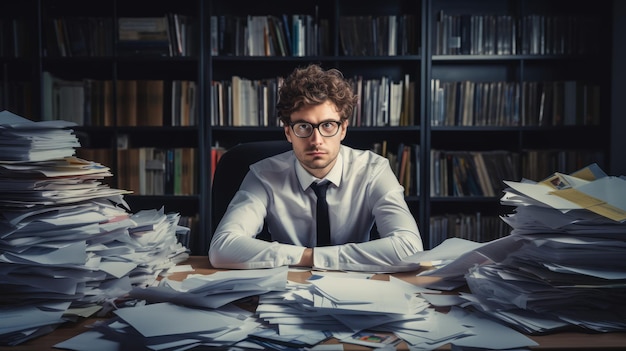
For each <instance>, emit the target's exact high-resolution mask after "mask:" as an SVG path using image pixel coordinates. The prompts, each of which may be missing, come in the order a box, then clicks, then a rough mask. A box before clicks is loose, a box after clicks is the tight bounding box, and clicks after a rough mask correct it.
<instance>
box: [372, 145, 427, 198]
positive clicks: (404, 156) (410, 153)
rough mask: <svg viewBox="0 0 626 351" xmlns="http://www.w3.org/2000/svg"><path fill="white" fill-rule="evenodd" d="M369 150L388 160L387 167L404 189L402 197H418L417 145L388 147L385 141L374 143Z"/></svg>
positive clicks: (418, 164) (418, 161)
mask: <svg viewBox="0 0 626 351" xmlns="http://www.w3.org/2000/svg"><path fill="white" fill-rule="evenodd" d="M371 150H372V151H373V152H375V153H377V154H379V155H381V156H383V157H386V158H387V159H388V160H389V165H390V166H391V169H392V170H393V172H394V174H395V175H396V177H397V178H398V181H399V182H400V185H402V186H403V187H404V195H405V196H409V195H414V196H419V189H420V177H419V174H420V153H419V145H418V144H404V143H400V144H398V145H397V146H396V147H391V146H389V144H388V142H387V141H386V140H383V141H382V142H380V143H374V144H373V145H372V148H371Z"/></svg>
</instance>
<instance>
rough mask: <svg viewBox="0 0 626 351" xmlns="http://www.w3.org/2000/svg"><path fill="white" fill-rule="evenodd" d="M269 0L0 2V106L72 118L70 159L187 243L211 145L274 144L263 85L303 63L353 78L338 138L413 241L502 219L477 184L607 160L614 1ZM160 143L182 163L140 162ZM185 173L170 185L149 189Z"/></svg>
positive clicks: (205, 234) (197, 219)
mask: <svg viewBox="0 0 626 351" xmlns="http://www.w3.org/2000/svg"><path fill="white" fill-rule="evenodd" d="M271 5H272V6H268V5H267V4H263V3H259V2H258V1H252V0H234V1H229V2H224V1H202V0H180V1H176V2H171V1H165V0H157V1H146V0H128V1H119V0H114V1H104V0H98V1H93V2H89V3H85V2H82V1H79V0H46V1H43V0H24V1H20V2H18V3H15V4H10V5H9V4H2V5H0V10H2V11H0V21H1V23H0V24H1V25H2V33H3V36H2V38H1V40H0V64H1V65H2V71H1V72H0V73H1V75H0V105H1V108H2V109H9V110H11V111H13V112H15V113H17V114H20V115H22V116H25V117H27V118H31V119H34V120H38V119H47V118H63V119H68V120H72V119H74V120H76V122H77V123H78V124H79V127H77V128H76V130H77V133H78V134H79V136H80V138H81V143H82V145H83V149H84V150H81V153H82V155H84V157H85V158H90V159H93V160H97V161H98V162H100V163H103V164H107V165H110V166H111V167H112V170H113V173H114V175H115V177H112V179H110V181H111V185H112V186H114V187H131V188H137V189H132V190H134V191H135V193H134V194H133V195H129V196H128V197H127V199H128V201H129V203H130V204H131V207H132V209H133V210H134V211H135V210H139V209H142V208H158V207H161V206H165V208H166V210H171V211H176V212H180V213H181V214H182V215H183V216H187V217H190V218H192V222H194V224H193V231H192V233H193V232H195V233H196V234H195V235H193V234H192V237H193V238H192V241H191V244H190V245H191V249H192V251H193V252H194V254H205V253H206V250H207V249H208V241H209V240H210V230H209V228H212V224H211V223H210V222H209V221H210V220H211V219H210V218H211V216H210V213H211V204H210V198H211V197H210V192H211V174H212V169H211V168H212V165H213V164H214V163H213V160H212V154H213V153H212V148H213V147H215V146H218V145H219V147H221V148H223V149H228V148H229V147H232V146H234V145H236V144H238V143H241V142H247V141H255V140H274V139H281V138H283V137H284V136H283V132H282V129H281V127H280V126H279V125H278V124H277V121H276V118H275V117H273V116H274V112H273V103H272V102H273V101H274V97H275V90H276V87H277V86H278V84H279V83H280V79H281V77H284V76H285V75H287V74H289V73H290V72H291V71H292V70H293V68H295V67H297V66H304V65H306V64H308V63H311V62H314V63H320V64H321V65H322V66H323V67H325V68H330V67H335V68H338V69H340V70H341V71H342V72H343V73H344V75H345V76H346V77H348V78H350V79H352V80H353V82H354V84H355V89H357V91H359V95H360V96H361V97H362V100H361V102H360V103H359V108H358V109H357V111H359V114H358V115H355V116H353V119H352V121H351V126H350V129H349V131H348V135H347V138H346V140H345V143H346V144H347V145H350V146H354V147H358V148H367V149H374V150H378V151H379V152H381V153H385V154H386V155H387V156H389V158H390V162H391V163H392V165H394V167H396V165H397V168H398V177H399V178H400V179H401V180H402V181H403V182H404V184H405V186H406V188H407V193H406V198H407V201H408V203H409V207H410V209H411V211H412V212H413V214H414V215H415V217H416V219H417V220H418V224H419V227H420V230H421V232H422V235H423V239H424V241H425V244H426V247H431V246H432V245H434V244H436V243H437V242H438V241H439V240H441V238H443V237H445V236H446V235H459V236H467V237H468V238H471V237H470V235H471V234H472V232H476V231H477V230H478V231H482V230H480V229H477V228H489V229H487V230H486V231H488V232H489V233H490V234H493V233H497V235H500V234H501V233H506V232H507V231H508V229H507V228H501V227H498V224H497V222H498V219H497V216H498V214H501V213H502V212H503V211H506V209H503V208H502V207H501V206H500V204H499V191H500V190H501V187H502V184H499V182H497V181H496V182H493V179H490V178H494V177H495V178H496V179H497V178H498V177H510V178H513V180H519V178H521V177H528V178H530V179H533V180H538V178H541V177H544V176H547V175H549V174H550V173H552V172H553V171H555V170H558V171H562V172H568V171H573V170H574V169H575V168H576V167H577V166H579V165H580V166H583V165H586V164H587V163H590V162H598V163H600V164H601V166H602V167H603V168H605V169H607V170H609V166H610V165H609V160H610V157H609V156H610V154H611V151H612V150H611V138H610V136H611V124H612V121H611V117H610V116H611V109H610V106H611V95H612V94H611V83H612V82H611V61H610V57H611V43H612V27H611V21H612V15H611V9H612V6H613V5H612V2H599V3H596V4H594V6H589V3H588V2H586V1H563V0H550V1H540V0H511V1H499V0H480V1H472V2H467V1H462V0H423V1H417V2H415V1H409V0H390V1H385V2H365V3H364V2H362V1H357V0H316V1H312V2H305V3H301V2H300V3H299V2H293V1H287V0H278V1H274V2H272V4H271ZM120 28H121V29H122V32H121V33H120V32H119V31H118V30H119V29H120ZM285 28H289V29H290V30H289V31H285ZM5 29H6V30H5ZM542 30H543V31H542ZM246 32H248V33H250V37H251V38H253V39H251V40H247V39H246V37H245V33H246ZM287 33H289V34H288V35H287ZM233 92H234V93H233ZM382 95H385V96H389V98H387V99H381V98H380V97H381V96H382ZM236 96H239V97H242V98H241V99H237V98H235V97H236ZM391 96H393V97H394V98H391ZM238 101H239V102H238ZM252 102H254V103H252ZM405 150H406V151H405ZM162 154H164V155H168V154H171V155H181V158H180V159H183V160H187V161H183V162H178V163H177V162H175V161H172V163H171V164H170V163H168V162H167V160H168V158H167V156H166V157H165V160H166V161H164V162H161V163H159V162H147V161H141V160H148V161H158V160H160V158H159V157H160V156H159V157H157V156H154V155H162ZM147 155H152V156H147ZM182 155H185V156H182ZM402 155H405V159H406V160H407V161H405V163H404V164H405V165H404V167H401V165H402ZM192 160H193V161H192ZM476 160H478V161H476ZM492 160H500V161H493V162H492ZM503 160H506V161H503ZM409 161H410V162H409ZM475 162H479V164H485V165H486V167H485V169H487V170H488V171H487V173H485V172H477V171H476V170H475V167H474V166H472V165H473V164H474V163H475ZM144 163H146V164H149V165H150V167H148V168H145V167H144V168H141V167H139V166H138V165H139V164H144ZM490 164H495V165H501V166H500V167H496V166H489V167H487V165H490ZM168 165H169V167H168ZM173 165H174V166H173ZM407 165H408V166H407ZM468 165H469V166H468ZM502 165H506V166H502ZM529 165H533V166H532V167H531V166H529ZM177 167H178V168H177ZM401 168H402V169H405V170H406V171H404V172H403V173H402V175H400V172H401V171H400V169H401ZM176 169H178V173H176V172H177V171H176ZM183 169H184V171H183ZM159 172H160V173H159ZM170 172H172V173H170ZM183 173H184V174H185V175H186V178H184V179H185V180H183V181H182V183H184V184H186V186H184V187H183V186H182V185H181V184H182V183H181V182H180V181H179V182H167V184H165V182H166V180H165V177H166V174H183ZM155 174H157V176H156V177H157V179H158V181H157V182H156V184H157V185H155V181H154V179H153V178H154V177H155ZM159 174H160V175H159ZM468 174H469V176H468ZM490 175H492V176H491V177H490ZM494 175H495V176H494ZM147 179H152V180H150V181H149V180H147ZM472 179H473V180H472ZM160 181H163V182H164V183H163V184H160V183H159V182H160ZM148 183H149V184H148ZM175 184H178V185H175ZM155 186H156V187H157V188H158V189H157V190H155V189H154V187H155ZM183 188H184V190H183ZM494 219H495V220H494ZM442 228H444V229H442ZM479 240H487V238H486V237H481V238H479Z"/></svg>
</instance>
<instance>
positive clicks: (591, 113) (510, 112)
mask: <svg viewBox="0 0 626 351" xmlns="http://www.w3.org/2000/svg"><path fill="white" fill-rule="evenodd" d="M431 89H432V94H431V99H432V101H431V106H432V108H433V110H432V115H431V125H432V126H573V125H597V124H599V122H600V87H599V86H598V85H596V84H593V83H589V82H583V81H545V82H521V83H520V82H505V81H497V82H471V81H460V82H444V81H441V80H439V79H433V80H431Z"/></svg>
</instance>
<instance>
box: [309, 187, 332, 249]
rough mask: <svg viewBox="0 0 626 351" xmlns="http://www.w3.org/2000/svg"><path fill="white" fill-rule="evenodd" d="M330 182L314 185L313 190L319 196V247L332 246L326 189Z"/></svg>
mask: <svg viewBox="0 0 626 351" xmlns="http://www.w3.org/2000/svg"><path fill="white" fill-rule="evenodd" d="M328 184H330V183H329V182H323V183H321V184H319V183H313V184H311V188H312V189H313V191H315V195H317V216H316V217H317V246H328V245H330V220H329V218H328V203H327V202H326V189H328Z"/></svg>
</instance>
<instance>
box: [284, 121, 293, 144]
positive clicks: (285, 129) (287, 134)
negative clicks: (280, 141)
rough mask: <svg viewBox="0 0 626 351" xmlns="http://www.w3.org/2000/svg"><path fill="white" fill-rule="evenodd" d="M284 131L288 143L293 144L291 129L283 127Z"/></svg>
mask: <svg viewBox="0 0 626 351" xmlns="http://www.w3.org/2000/svg"><path fill="white" fill-rule="evenodd" d="M283 129H284V131H285V138H287V141H288V142H290V143H291V128H289V126H288V125H285V126H283Z"/></svg>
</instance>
